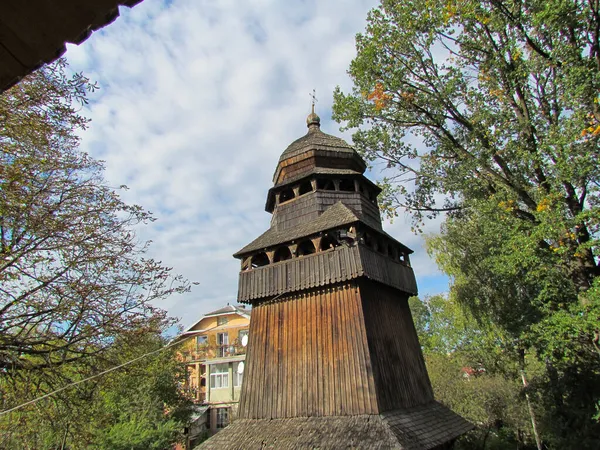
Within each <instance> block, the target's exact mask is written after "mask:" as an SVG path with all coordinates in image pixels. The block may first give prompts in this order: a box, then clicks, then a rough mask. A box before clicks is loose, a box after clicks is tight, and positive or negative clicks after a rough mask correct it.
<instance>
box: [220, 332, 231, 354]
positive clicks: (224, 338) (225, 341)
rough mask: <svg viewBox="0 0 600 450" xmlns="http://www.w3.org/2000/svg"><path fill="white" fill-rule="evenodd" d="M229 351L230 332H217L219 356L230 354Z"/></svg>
mask: <svg viewBox="0 0 600 450" xmlns="http://www.w3.org/2000/svg"><path fill="white" fill-rule="evenodd" d="M228 352H229V334H227V333H217V358H224V357H225V356H228Z"/></svg>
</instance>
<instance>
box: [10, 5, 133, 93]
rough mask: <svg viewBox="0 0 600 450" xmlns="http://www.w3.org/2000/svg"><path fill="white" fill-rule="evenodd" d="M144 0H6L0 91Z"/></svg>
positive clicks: (52, 59)
mask: <svg viewBox="0 0 600 450" xmlns="http://www.w3.org/2000/svg"><path fill="white" fill-rule="evenodd" d="M140 1H141V0H85V1H82V0H61V1H47V0H29V1H23V0H3V1H2V2H0V30H1V32H0V91H3V90H4V89H7V88H9V87H10V86H12V85H13V84H14V83H16V82H17V81H18V80H19V79H21V78H22V77H24V76H25V75H27V74H29V73H30V72H32V71H34V70H35V69H37V68H38V67H40V66H41V65H42V64H44V63H48V62H51V61H54V60H55V59H56V58H58V57H60V56H61V55H62V54H63V53H64V52H65V50H66V47H65V42H71V43H73V44H79V43H81V42H83V41H84V40H86V39H87V38H88V37H89V36H90V34H92V31H94V30H97V29H99V28H101V27H103V26H105V25H108V24H109V23H111V22H112V21H113V20H115V19H116V18H117V17H118V16H119V9H118V7H119V5H127V6H129V7H131V6H134V5H136V4H137V3H139V2H140Z"/></svg>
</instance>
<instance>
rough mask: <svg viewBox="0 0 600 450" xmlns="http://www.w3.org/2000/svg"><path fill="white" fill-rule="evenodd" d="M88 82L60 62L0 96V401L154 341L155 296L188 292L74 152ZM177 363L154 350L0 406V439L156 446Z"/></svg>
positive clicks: (97, 168)
mask: <svg viewBox="0 0 600 450" xmlns="http://www.w3.org/2000/svg"><path fill="white" fill-rule="evenodd" d="M95 88H96V86H95V85H93V84H92V83H90V82H89V80H88V79H87V78H85V77H84V76H83V75H81V74H74V75H69V71H68V68H67V66H66V63H65V61H64V60H59V61H57V62H56V63H54V64H52V65H48V66H44V67H42V68H41V69H40V70H38V71H37V72H35V73H33V74H31V75H30V76H28V77H26V78H25V79H23V80H22V81H21V82H20V83H19V84H17V85H15V86H14V87H12V88H11V89H9V90H8V91H6V92H4V93H3V94H2V95H0V405H1V407H0V410H1V411H6V410H9V409H11V408H14V407H16V406H18V405H23V404H24V403H26V402H28V401H31V400H34V399H36V398H39V397H40V396H42V395H43V394H46V393H49V392H52V391H55V390H56V389H60V388H62V387H64V386H67V385H69V384H71V383H73V382H77V381H81V380H83V379H86V378H87V377H90V376H94V375H98V374H100V373H101V372H103V371H104V370H107V369H109V368H112V367H115V366H117V365H120V364H122V363H124V362H126V361H129V360H131V359H133V358H135V357H137V356H140V355H142V354H144V353H147V352H149V351H152V350H156V349H159V348H161V347H162V346H163V345H164V342H163V341H162V339H161V337H160V336H161V333H162V332H164V330H165V329H166V328H168V327H169V326H170V325H172V323H173V321H172V320H171V319H169V318H167V316H166V312H165V311H162V310H160V309H158V308H157V307H156V306H154V305H155V303H156V302H157V301H159V300H161V299H163V298H165V297H166V296H169V295H171V294H175V293H180V292H184V291H187V290H188V289H189V283H188V282H187V280H185V279H183V278H181V277H179V276H174V275H173V274H172V273H171V269H170V268H168V267H165V266H163V265H162V264H161V263H160V262H159V261H155V260H153V259H150V258H147V257H146V252H147V249H148V244H149V243H144V242H140V241H139V240H138V238H137V237H136V235H135V233H134V232H133V228H134V227H135V226H138V225H140V224H145V223H148V222H149V221H152V220H154V219H153V218H152V216H151V215H150V213H148V212H147V211H144V209H143V208H141V207H140V206H137V205H128V204H126V203H124V202H123V201H122V200H121V198H120V197H119V195H118V193H117V192H116V191H115V189H114V188H112V187H110V186H109V185H108V184H107V183H106V181H105V180H104V178H103V169H104V168H103V164H102V163H101V162H99V161H96V160H94V159H92V158H90V157H89V156H88V155H86V154H85V153H83V152H81V151H80V149H79V139H80V138H79V134H80V133H81V132H82V131H83V130H85V128H86V127H87V123H88V120H87V119H86V118H85V117H83V116H81V115H80V114H79V110H80V109H81V106H82V105H83V104H85V103H86V102H87V98H86V95H87V93H88V92H90V91H93V90H94V89H95ZM122 188H125V186H123V187H122ZM178 371H179V368H178V366H177V365H176V364H175V363H174V358H173V355H172V354H171V352H170V351H165V352H163V353H161V354H159V355H156V356H152V357H149V358H148V359H144V360H141V361H139V362H136V363H135V365H131V366H127V367H126V368H123V369H120V370H119V371H114V372H111V373H109V374H106V375H102V376H99V377H97V378H94V379H92V380H90V381H87V382H85V383H82V384H78V385H76V386H73V387H70V388H68V389H66V390H62V391H60V392H58V393H56V394H53V395H52V396H50V397H48V398H45V399H43V400H40V401H39V402H36V403H32V404H31V405H26V406H25V407H23V408H22V409H19V410H16V411H14V412H11V413H7V414H2V415H0V448H11V449H12V448H19V449H20V448H24V449H41V450H44V449H56V448H65V449H66V448H69V449H79V448H81V449H84V448H86V449H87V448H111V449H112V448H127V449H131V448H157V449H158V448H161V449H162V448H169V447H170V444H171V443H173V442H174V441H175V440H176V439H177V437H178V432H179V431H178V430H182V429H183V424H184V423H185V421H186V420H187V415H188V414H189V411H188V407H187V400H186V399H185V398H184V397H183V396H182V395H181V393H180V392H179V390H178V385H179V383H178V380H179V379H180V378H179V377H180V375H179V374H178ZM132 431H135V435H134V436H129V435H128V434H129V433H130V432H132Z"/></svg>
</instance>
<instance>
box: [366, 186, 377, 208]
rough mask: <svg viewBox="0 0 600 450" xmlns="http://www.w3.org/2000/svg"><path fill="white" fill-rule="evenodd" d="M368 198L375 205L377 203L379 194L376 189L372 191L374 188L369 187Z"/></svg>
mask: <svg viewBox="0 0 600 450" xmlns="http://www.w3.org/2000/svg"><path fill="white" fill-rule="evenodd" d="M367 198H368V199H369V201H370V202H371V203H373V204H374V205H376V204H377V194H376V193H375V191H372V190H370V189H369V191H368V192H367Z"/></svg>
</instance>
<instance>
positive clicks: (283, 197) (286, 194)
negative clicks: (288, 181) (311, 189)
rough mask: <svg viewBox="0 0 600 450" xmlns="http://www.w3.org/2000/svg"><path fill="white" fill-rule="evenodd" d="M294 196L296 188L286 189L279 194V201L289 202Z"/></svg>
mask: <svg viewBox="0 0 600 450" xmlns="http://www.w3.org/2000/svg"><path fill="white" fill-rule="evenodd" d="M293 198H294V190H293V189H292V188H288V189H284V190H283V191H281V194H279V203H283V202H287V201H288V200H291V199H293Z"/></svg>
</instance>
